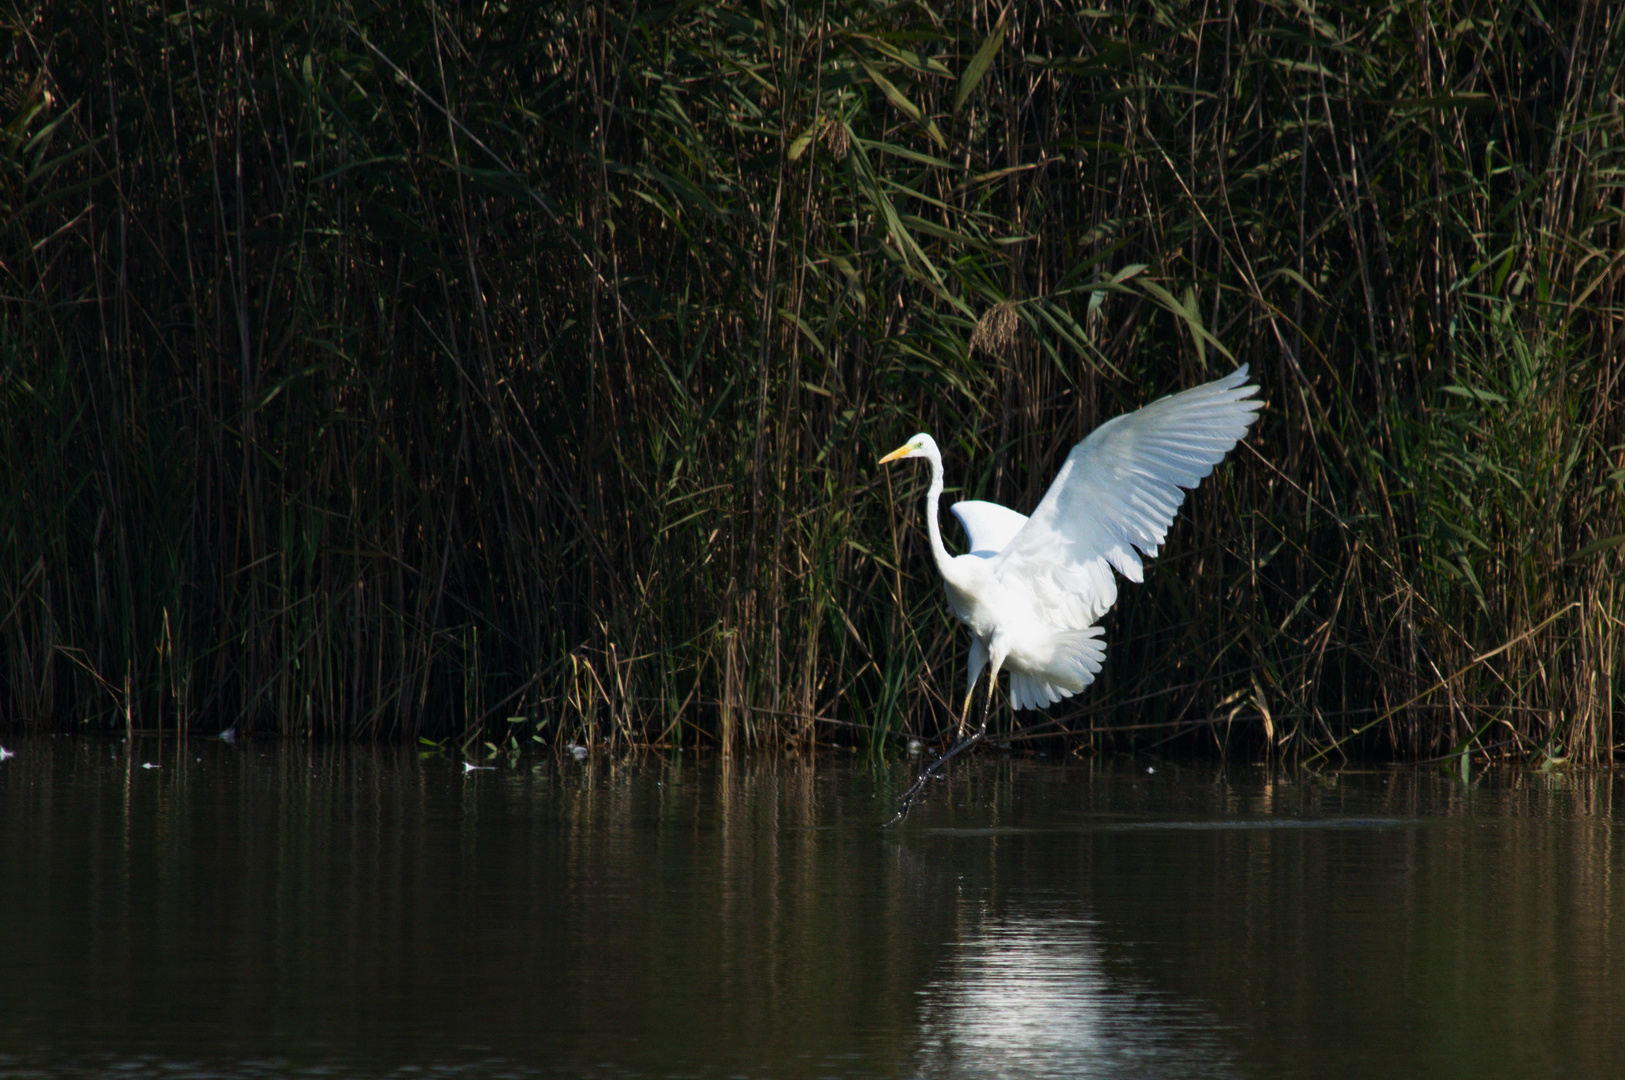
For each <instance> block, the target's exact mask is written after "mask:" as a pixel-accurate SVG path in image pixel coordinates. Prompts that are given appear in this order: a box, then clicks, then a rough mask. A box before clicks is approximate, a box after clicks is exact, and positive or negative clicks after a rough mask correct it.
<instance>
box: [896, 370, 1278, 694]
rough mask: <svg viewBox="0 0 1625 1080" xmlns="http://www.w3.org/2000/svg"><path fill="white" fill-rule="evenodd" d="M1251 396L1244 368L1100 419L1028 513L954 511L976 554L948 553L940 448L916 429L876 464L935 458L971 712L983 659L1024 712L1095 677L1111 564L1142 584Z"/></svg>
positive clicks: (964, 506) (936, 534)
mask: <svg viewBox="0 0 1625 1080" xmlns="http://www.w3.org/2000/svg"><path fill="white" fill-rule="evenodd" d="M1257 392H1258V387H1257V386H1255V385H1251V384H1248V383H1247V366H1246V365H1245V364H1243V365H1242V366H1241V367H1240V368H1237V369H1236V370H1235V371H1233V372H1231V373H1230V374H1229V375H1226V376H1225V377H1224V378H1222V379H1216V380H1214V381H1213V382H1210V383H1206V384H1204V385H1202V386H1198V387H1194V388H1193V389H1190V390H1186V391H1183V392H1181V393H1178V394H1173V395H1171V396H1169V397H1165V398H1160V399H1158V400H1156V401H1153V402H1152V403H1151V404H1149V405H1147V406H1145V407H1144V408H1142V409H1140V410H1138V411H1137V412H1132V413H1126V414H1124V415H1122V416H1118V417H1114V418H1113V419H1111V420H1108V421H1106V423H1104V424H1102V425H1100V426H1099V427H1098V428H1096V429H1095V430H1094V431H1093V432H1091V433H1090V435H1089V437H1088V438H1086V439H1084V440H1083V441H1082V442H1080V443H1078V445H1076V446H1074V447H1073V448H1072V452H1071V453H1070V454H1068V455H1067V458H1066V461H1065V463H1064V464H1062V466H1061V471H1060V472H1059V474H1057V475H1056V477H1055V480H1054V482H1053V483H1051V484H1050V487H1049V490H1048V491H1047V492H1045V493H1044V497H1043V499H1042V500H1040V501H1039V503H1038V507H1037V509H1035V510H1034V511H1033V512H1032V515H1031V516H1030V517H1024V516H1022V515H1021V514H1018V513H1017V512H1016V511H1014V510H1010V509H1008V508H1006V507H1003V506H1000V505H998V504H997V503H990V502H982V501H979V500H972V501H966V502H959V503H955V504H954V505H953V506H952V507H951V509H952V510H953V512H954V516H955V517H957V518H958V519H959V522H960V524H961V525H963V526H964V528H965V533H966V535H967V536H968V537H969V538H970V546H971V553H970V554H969V555H957V556H951V555H949V554H948V550H947V548H945V547H944V546H943V543H942V532H941V528H940V526H939V525H938V523H937V507H938V502H939V500H940V498H941V496H942V486H943V483H942V454H941V452H940V451H938V449H937V444H936V442H935V441H934V440H933V439H932V438H931V436H929V435H927V434H925V433H923V432H922V433H920V434H918V435H915V436H914V437H913V438H912V439H910V440H909V441H908V442H906V443H904V444H903V445H902V446H900V447H898V448H897V449H896V450H893V451H892V452H891V453H889V454H887V455H886V456H885V457H883V458H881V459H880V460H881V462H882V463H884V462H887V461H895V460H897V459H899V458H905V457H923V458H925V459H926V460H928V461H929V462H930V463H931V488H930V490H929V491H928V492H927V494H926V527H927V530H928V531H929V532H930V534H931V551H932V554H933V555H934V556H935V557H936V562H937V569H938V570H940V571H941V572H942V580H943V586H944V588H945V589H946V590H947V593H948V605H949V607H951V608H952V609H953V611H954V614H955V615H957V616H959V618H960V620H961V621H962V622H964V623H965V625H967V626H969V627H970V629H971V634H972V639H971V648H970V665H969V668H970V670H969V679H968V680H967V685H966V694H965V712H966V713H968V712H969V709H970V703H971V695H972V693H973V692H974V691H975V689H976V680H977V678H978V676H980V675H981V673H982V669H983V668H984V667H985V666H986V665H987V664H988V663H989V662H991V663H992V665H993V670H992V674H991V675H990V676H989V686H988V697H989V701H991V699H992V694H993V684H996V683H997V681H998V677H999V671H1000V670H1001V669H1004V668H1008V669H1009V671H1010V704H1011V705H1012V706H1013V707H1014V708H1017V709H1036V708H1042V707H1043V706H1045V705H1052V704H1054V703H1055V702H1057V701H1060V700H1061V699H1062V698H1067V697H1071V696H1072V695H1073V694H1076V693H1077V692H1078V691H1080V690H1082V689H1083V688H1084V687H1086V686H1088V685H1089V684H1090V683H1091V682H1093V681H1094V678H1095V674H1096V673H1097V672H1098V671H1100V666H1101V664H1102V663H1104V662H1105V659H1106V643H1105V640H1104V634H1103V631H1102V630H1101V628H1100V627H1098V626H1096V625H1095V623H1096V621H1097V620H1098V619H1099V618H1100V617H1101V616H1102V615H1104V614H1105V613H1106V612H1107V611H1108V610H1110V608H1111V606H1112V604H1114V603H1115V602H1116V601H1117V580H1116V578H1114V577H1113V576H1112V570H1113V569H1116V571H1117V572H1118V573H1120V574H1122V575H1123V576H1124V577H1126V578H1128V579H1129V580H1130V581H1141V580H1143V578H1144V564H1143V563H1142V561H1141V559H1142V556H1154V555H1156V554H1157V551H1158V549H1159V548H1160V547H1161V546H1162V542H1163V539H1164V538H1165V537H1166V536H1167V534H1168V527H1169V526H1170V525H1172V524H1173V520H1174V514H1175V513H1176V512H1177V511H1178V510H1179V504H1180V503H1181V502H1183V501H1184V499H1185V490H1186V489H1188V488H1194V487H1196V485H1197V484H1199V483H1201V481H1202V478H1203V477H1204V476H1206V475H1207V474H1208V473H1210V472H1212V471H1213V467H1214V466H1215V465H1217V464H1218V463H1219V462H1220V461H1222V460H1224V456H1225V454H1227V453H1229V452H1230V450H1231V448H1232V447H1234V446H1235V445H1236V443H1237V442H1239V441H1240V440H1241V438H1242V436H1243V435H1245V434H1246V433H1247V428H1248V426H1249V425H1251V424H1252V422H1253V421H1254V420H1256V419H1257V417H1258V410H1259V407H1260V405H1261V403H1260V402H1258V401H1252V400H1248V399H1250V398H1251V397H1252V396H1253V395H1254V394H1256V393H1257ZM983 722H984V724H985V722H986V721H985V719H984V721H983ZM961 723H962V724H963V715H962V717H961Z"/></svg>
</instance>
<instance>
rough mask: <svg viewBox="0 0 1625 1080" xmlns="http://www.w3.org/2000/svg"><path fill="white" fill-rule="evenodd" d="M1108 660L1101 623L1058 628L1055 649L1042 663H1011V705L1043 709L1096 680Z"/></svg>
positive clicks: (1021, 707)
mask: <svg viewBox="0 0 1625 1080" xmlns="http://www.w3.org/2000/svg"><path fill="white" fill-rule="evenodd" d="M1105 662H1106V640H1105V631H1104V630H1102V629H1101V628H1100V627H1098V626H1088V627H1085V628H1084V629H1082V630H1058V631H1056V632H1055V636H1054V650H1053V652H1052V653H1051V655H1050V657H1049V658H1048V659H1047V660H1046V661H1045V662H1044V663H1043V664H1042V665H1041V666H1039V667H1036V668H1035V667H1033V666H1031V665H1030V664H1029V665H1028V666H1026V667H1024V668H1022V669H1019V670H1018V669H1016V668H1015V667H1011V669H1010V706H1011V707H1012V708H1015V709H1042V708H1043V707H1044V706H1046V705H1053V704H1055V703H1056V702H1057V701H1060V700H1061V699H1063V698H1069V697H1071V696H1072V695H1073V694H1076V693H1077V692H1078V691H1080V690H1082V689H1083V688H1084V687H1086V686H1088V685H1089V684H1090V683H1092V682H1094V681H1095V675H1096V674H1097V673H1098V672H1099V671H1100V668H1101V665H1103V664H1104V663H1105Z"/></svg>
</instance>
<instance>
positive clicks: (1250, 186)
mask: <svg viewBox="0 0 1625 1080" xmlns="http://www.w3.org/2000/svg"><path fill="white" fill-rule="evenodd" d="M8 19H9V23H8V25H7V35H8V37H7V41H6V42H5V43H4V49H5V61H4V65H3V66H4V67H5V68H6V69H7V70H9V71H11V72H13V73H15V74H16V76H17V77H16V80H15V85H14V86H13V87H11V88H10V89H8V90H7V91H6V96H5V97H4V99H3V100H4V102H5V105H4V108H5V110H6V112H5V115H4V116H0V125H3V128H0V130H3V141H0V408H3V409H4V424H3V428H4V430H3V433H0V454H3V457H0V466H3V468H0V472H3V475H0V507H3V508H4V525H3V533H0V536H3V541H0V642H3V644H0V715H3V717H4V719H5V720H6V721H7V722H10V723H28V724H32V725H36V726H38V727H40V728H49V729H59V730H67V729H69V728H70V727H73V726H77V725H80V724H82V723H83V724H89V725H90V726H91V727H92V728H108V727H124V726H126V725H129V726H147V727H151V726H156V725H165V726H180V725H207V726H212V727H224V726H227V725H228V724H232V723H237V724H241V725H247V726H250V727H253V728H258V729H261V730H275V731H281V732H285V733H306V734H322V735H343V736H355V737H378V736H409V735H431V736H434V737H437V738H439V737H448V736H455V737H457V738H460V739H464V740H469V741H477V742H484V743H488V744H490V745H492V746H497V747H503V748H507V749H510V750H512V749H515V748H517V747H519V746H521V745H523V744H527V743H529V742H531V740H536V739H539V740H542V741H544V742H553V741H555V740H567V739H576V738H581V739H591V740H596V741H599V742H609V743H614V744H631V743H643V742H656V743H661V744H677V743H682V744H695V743H699V744H705V745H711V744H716V743H720V744H721V745H722V746H724V747H748V746H756V745H761V744H789V745H805V744H808V743H811V742H814V741H818V740H827V739H830V738H839V739H842V740H850V739H852V738H853V737H854V736H856V737H858V738H861V739H863V740H865V741H867V742H868V743H869V744H870V745H874V746H884V745H887V743H888V740H890V739H891V738H893V737H895V736H896V735H898V734H900V733H904V732H912V733H923V734H931V733H935V732H937V731H939V730H941V729H942V728H943V726H944V725H945V724H946V723H947V722H948V721H949V719H950V709H951V706H950V701H951V699H952V697H953V696H954V688H955V687H957V686H958V684H959V681H960V679H961V678H962V675H961V673H960V665H961V663H962V658H961V656H960V654H961V652H962V649H963V642H962V641H960V640H959V636H958V633H957V630H956V628H955V627H954V626H953V625H951V624H950V622H949V620H948V619H947V618H946V616H945V614H944V613H943V610H942V604H941V602H940V599H939V596H938V593H937V585H936V583H935V582H934V580H933V579H932V577H931V575H930V573H929V562H928V560H927V559H926V558H925V557H924V551H923V547H922V541H921V536H922V533H921V521H920V506H919V499H918V496H919V487H918V485H917V483H916V479H915V478H903V477H896V478H894V477H891V476H887V475H885V474H883V473H880V472H878V471H877V470H876V469H875V468H874V465H873V462H874V459H875V457H876V453H877V451H881V450H884V449H886V448H888V447H890V446H891V445H894V444H895V443H896V442H897V441H898V440H899V439H900V438H902V437H904V436H906V435H907V434H908V433H909V432H912V431H915V430H918V429H920V428H922V427H923V428H925V429H927V430H931V431H933V432H935V433H936V435H937V436H938V438H939V441H940V442H941V443H942V445H943V447H944V450H945V452H946V455H947V457H948V458H949V465H950V482H951V483H953V484H955V485H957V490H958V491H959V492H961V493H963V494H965V495H971V496H977V497H985V498H992V499H997V500H1000V501H1003V502H1007V503H1010V504H1012V505H1015V506H1017V507H1019V508H1029V507H1031V506H1032V505H1033V503H1034V502H1035V501H1036V499H1037V497H1038V496H1039V494H1040V493H1041V492H1042V490H1043V488H1044V486H1045V484H1046V483H1047V481H1048V479H1049V478H1050V476H1051V475H1052V474H1053V470H1054V468H1055V467H1056V465H1057V463H1058V461H1059V460H1060V457H1061V455H1063V454H1064V453H1065V451H1066V449H1067V447H1068V446H1069V444H1070V443H1071V442H1072V441H1073V440H1075V439H1077V438H1079V437H1081V436H1082V435H1083V434H1085V433H1086V432H1087V431H1088V430H1089V429H1090V428H1092V427H1093V426H1094V425H1095V424H1096V423H1098V422H1099V421H1101V420H1103V419H1105V418H1107V417H1108V416H1110V415H1112V414H1114V413H1116V412H1118V411H1120V410H1122V409H1125V408H1130V407H1133V406H1135V405H1138V404H1140V403H1143V402H1144V401H1146V400H1148V399H1149V398H1151V397H1154V396H1156V395H1159V394H1161V393H1164V392H1167V391H1170V390H1173V389H1177V388H1179V387H1183V386H1187V385H1190V384H1192V383H1195V382H1198V381H1200V380H1202V379H1203V378H1206V377H1209V376H1212V375H1215V374H1217V373H1219V372H1222V371H1224V370H1228V369H1229V367H1230V366H1232V365H1233V364H1234V363H1235V362H1238V361H1241V360H1245V361H1247V362H1249V363H1251V364H1252V365H1253V370H1254V372H1255V373H1256V377H1257V378H1258V380H1259V381H1260V382H1261V383H1262V385H1263V386H1264V388H1265V396H1266V397H1267V399H1268V410H1267V413H1266V415H1265V418H1264V420H1263V422H1262V423H1261V424H1260V425H1259V427H1258V428H1257V429H1256V435H1255V437H1253V438H1251V439H1249V441H1248V443H1247V444H1246V446H1245V447H1244V448H1243V449H1242V450H1241V451H1240V452H1239V453H1238V454H1237V455H1236V456H1235V458H1234V459H1233V460H1232V462H1231V463H1229V464H1228V465H1226V466H1225V467H1224V468H1223V469H1222V470H1220V472H1219V474H1218V475H1217V476H1216V477H1215V479H1214V480H1213V481H1212V482H1211V483H1209V484H1207V485H1205V486H1204V488H1203V490H1202V491H1201V492H1200V493H1199V495H1198V497H1196V498H1194V499H1192V500H1191V501H1190V503H1189V507H1188V510H1187V511H1186V512H1185V513H1184V514H1183V515H1182V519H1181V521H1180V522H1179V523H1178V524H1177V525H1176V527H1175V529H1174V531H1173V534H1172V536H1171V538H1170V542H1169V545H1168V548H1167V549H1166V552H1165V556H1164V557H1163V558H1161V559H1159V560H1158V561H1157V562H1156V563H1155V564H1154V565H1153V566H1152V567H1151V570H1150V573H1149V574H1148V579H1147V582H1146V584H1145V586H1144V587H1138V588H1133V589H1130V590H1127V591H1126V592H1125V595H1124V599H1123V601H1122V602H1121V604H1120V606H1119V608H1118V610H1117V611H1116V612H1115V613H1114V614H1113V615H1112V616H1111V617H1110V625H1109V627H1108V633H1109V639H1110V641H1111V650H1110V652H1109V654H1108V667H1107V670H1106V671H1105V672H1104V673H1103V677H1102V679H1101V680H1100V682H1099V684H1098V685H1097V686H1096V687H1094V688H1093V689H1092V690H1091V692H1090V693H1088V694H1087V695H1084V696H1083V697H1082V698H1081V699H1080V700H1078V701H1076V702H1074V703H1072V704H1070V705H1068V706H1067V707H1065V708H1061V709H1058V710H1057V711H1056V712H1055V715H1054V717H1053V719H1054V721H1055V725H1054V728H1053V730H1055V731H1058V732H1061V733H1064V737H1065V738H1066V739H1068V740H1069V743H1070V745H1072V746H1075V747H1078V748H1086V747H1096V748H1110V747H1128V746H1136V745H1137V746H1148V745H1159V746H1161V745H1168V746H1176V747H1177V746H1183V747H1185V748H1186V749H1192V750H1196V749H1201V748H1204V747H1206V748H1217V749H1218V750H1219V751H1221V752H1225V753H1231V752H1241V753H1246V754H1286V755H1293V754H1307V755H1314V754H1321V753H1325V754H1336V753H1351V752H1356V751H1359V752H1367V753H1369V752H1377V753H1395V754H1400V755H1413V756H1424V757H1425V756H1432V755H1437V754H1440V753H1450V752H1454V753H1458V754H1459V753H1489V754H1508V755H1513V756H1516V757H1519V758H1520V759H1527V760H1533V761H1542V762H1552V761H1560V760H1576V761H1600V760H1606V759H1609V758H1611V757H1614V756H1616V755H1617V754H1618V753H1619V751H1620V744H1621V741H1622V735H1621V733H1620V732H1619V730H1618V728H1617V726H1616V724H1615V716H1616V714H1617V712H1618V709H1619V706H1620V703H1621V700H1622V696H1625V690H1622V675H1621V659H1620V652H1621V649H1620V645H1621V641H1622V623H1621V614H1620V612H1621V607H1620V595H1619V593H1620V587H1619V582H1620V580H1621V569H1622V566H1621V560H1622V559H1625V548H1622V547H1621V537H1622V536H1625V512H1622V501H1625V405H1622V404H1621V403H1622V402H1625V387H1622V386H1621V374H1622V372H1625V360H1622V359H1621V358H1622V356H1625V350H1622V348H1621V345H1622V342H1621V325H1622V324H1621V314H1622V308H1625V295H1622V289H1625V286H1622V277H1625V262H1622V260H1621V257H1620V254H1619V253H1620V251H1621V250H1625V235H1622V230H1621V220H1622V216H1625V150H1622V147H1625V126H1622V94H1621V86H1622V81H1621V72H1620V62H1621V58H1622V57H1625V29H1622V27H1625V19H1622V17H1621V15H1620V14H1619V12H1618V11H1616V10H1615V9H1614V7H1613V5H1607V4H1579V5H1560V6H1558V7H1555V8H1553V7H1550V6H1537V5H1535V4H1532V3H1527V2H1514V3H1489V2H1487V0H1466V2H1459V0H1452V2H1449V3H1443V4H1441V3H1437V2H1431V0H1392V2H1389V3H1386V4H1378V5H1376V6H1372V5H1369V4H1352V3H1315V4H1299V3H1291V2H1286V0H1273V2H1272V0H1264V2H1257V3H1250V4H1240V5H1238V4H1232V3H1229V2H1228V0H1226V2H1218V0H1197V2H1195V3H1190V4H1184V3H1181V4H1173V3H1160V2H1151V3H1129V4H1104V5H1099V6H1096V7H1085V8H1080V7H1078V6H1077V5H1075V4H1055V3H1039V4H1029V5H1015V6H1010V7H1008V8H999V7H996V6H993V5H989V4H987V3H985V2H969V3H963V4H956V5H950V6H948V7H936V8H928V7H926V6H923V5H918V4H909V3H903V4H889V3H879V2H857V0H853V2H847V0H839V2H831V3H829V4H826V5H823V6H820V7H815V8H809V7H806V6H805V5H787V4H783V3H779V2H772V0H770V2H768V3H764V4H760V5H753V6H742V7H735V6H730V5H726V4H718V3H700V4H690V5H683V6H659V5H643V4H637V5H634V4H615V3H611V4H604V5H578V4H570V3H515V4H509V5H505V6H502V7H498V8H476V7H465V6H457V5H446V4H441V3H422V2H413V3H388V2H386V3H362V2H347V3H340V4H337V5H334V4H312V5H297V4H294V5H289V4H280V3H279V4H270V3H263V2H253V3H247V4H239V5H234V6H216V5H209V4H191V5H179V6H174V5H171V6H168V7H164V6H162V5H159V6H152V5H147V6H140V5H103V4H93V3H88V2H83V0H52V2H50V3H42V2H39V0H35V2H33V3H27V2H25V3H23V4H21V5H18V6H17V7H16V8H15V9H14V10H13V12H12V14H11V15H10V16H8ZM978 313H983V314H981V315H980V316H979V315H978ZM1018 330H1019V332H1017V331H1018ZM894 484H895V485H897V486H893V485H894Z"/></svg>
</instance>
